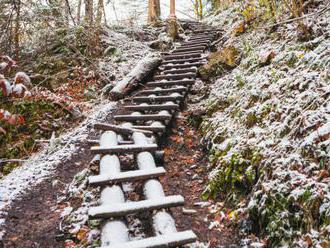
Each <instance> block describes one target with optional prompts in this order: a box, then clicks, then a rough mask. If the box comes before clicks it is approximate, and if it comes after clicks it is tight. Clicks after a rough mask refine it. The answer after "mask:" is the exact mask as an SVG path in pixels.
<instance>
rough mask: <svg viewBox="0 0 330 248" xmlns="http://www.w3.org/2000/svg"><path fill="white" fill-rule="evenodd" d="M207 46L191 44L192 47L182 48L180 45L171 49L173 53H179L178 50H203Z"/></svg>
mask: <svg viewBox="0 0 330 248" xmlns="http://www.w3.org/2000/svg"><path fill="white" fill-rule="evenodd" d="M206 47H207V46H206V45H205V46H198V45H197V46H192V47H188V48H182V47H179V48H176V49H175V50H173V52H172V53H173V54H176V53H180V52H191V51H204V50H205V48H206Z"/></svg>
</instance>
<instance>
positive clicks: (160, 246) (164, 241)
mask: <svg viewBox="0 0 330 248" xmlns="http://www.w3.org/2000/svg"><path fill="white" fill-rule="evenodd" d="M196 240H197V236H196V234H195V233H194V232H193V231H184V232H175V233H170V234H164V235H158V236H155V237H150V238H145V239H140V240H135V241H130V242H127V243H120V244H113V245H111V246H102V247H101V248H146V247H148V248H165V247H168V248H170V247H181V246H182V245H185V244H189V243H193V242H195V241H196Z"/></svg>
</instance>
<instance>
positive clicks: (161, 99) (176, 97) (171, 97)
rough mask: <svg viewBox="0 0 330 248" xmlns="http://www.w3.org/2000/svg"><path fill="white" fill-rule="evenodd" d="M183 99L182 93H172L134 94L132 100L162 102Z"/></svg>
mask: <svg viewBox="0 0 330 248" xmlns="http://www.w3.org/2000/svg"><path fill="white" fill-rule="evenodd" d="M181 100H183V95H180V94H179V93H173V94H171V95H168V96H151V95H149V96H136V97H133V101H134V102H164V101H181Z"/></svg>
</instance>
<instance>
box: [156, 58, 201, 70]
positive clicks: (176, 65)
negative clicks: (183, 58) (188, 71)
mask: <svg viewBox="0 0 330 248" xmlns="http://www.w3.org/2000/svg"><path fill="white" fill-rule="evenodd" d="M205 63H206V60H205V61H204V62H203V61H200V62H195V63H187V64H173V65H163V66H162V68H164V69H165V70H167V69H173V68H192V67H199V66H201V65H204V64H205Z"/></svg>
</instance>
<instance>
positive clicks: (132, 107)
mask: <svg viewBox="0 0 330 248" xmlns="http://www.w3.org/2000/svg"><path fill="white" fill-rule="evenodd" d="M124 108H125V109H127V110H132V111H160V110H176V109H178V108H179V105H178V104H175V103H174V104H149V105H128V106H124Z"/></svg>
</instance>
